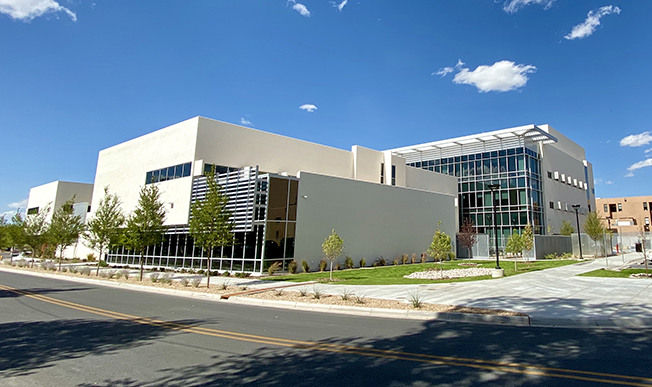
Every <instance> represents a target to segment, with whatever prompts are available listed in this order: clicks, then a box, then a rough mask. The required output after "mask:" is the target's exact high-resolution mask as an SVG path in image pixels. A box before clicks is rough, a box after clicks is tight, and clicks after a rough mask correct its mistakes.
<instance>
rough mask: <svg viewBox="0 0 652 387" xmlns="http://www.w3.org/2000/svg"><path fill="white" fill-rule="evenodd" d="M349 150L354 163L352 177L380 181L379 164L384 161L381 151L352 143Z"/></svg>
mask: <svg viewBox="0 0 652 387" xmlns="http://www.w3.org/2000/svg"><path fill="white" fill-rule="evenodd" d="M351 151H352V152H353V165H354V167H353V168H354V176H353V178H354V179H356V180H361V181H368V182H371V183H380V165H381V164H382V163H383V162H384V161H383V160H384V157H383V152H379V151H376V150H373V149H369V148H364V147H361V146H359V145H354V146H353V147H352V148H351ZM385 169H387V168H385ZM385 174H387V170H385Z"/></svg>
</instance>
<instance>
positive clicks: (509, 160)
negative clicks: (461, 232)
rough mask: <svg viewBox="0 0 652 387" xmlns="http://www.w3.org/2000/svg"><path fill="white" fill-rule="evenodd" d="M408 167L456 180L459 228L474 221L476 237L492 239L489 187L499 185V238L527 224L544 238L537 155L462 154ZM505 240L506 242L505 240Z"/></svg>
mask: <svg viewBox="0 0 652 387" xmlns="http://www.w3.org/2000/svg"><path fill="white" fill-rule="evenodd" d="M409 165H410V166H413V167H417V168H422V169H426V170H429V171H433V172H439V173H444V174H447V175H451V176H455V177H457V178H458V192H459V211H460V225H461V224H463V222H464V219H469V220H471V221H473V224H474V225H475V226H476V227H477V229H478V233H486V234H489V235H490V236H491V237H492V238H493V232H494V229H493V226H494V219H493V201H492V193H491V190H490V189H489V185H491V184H498V185H499V186H500V188H499V190H498V191H497V192H496V193H495V197H494V199H496V200H497V201H498V202H497V209H496V210H497V217H496V222H497V224H498V232H499V234H500V235H499V236H504V237H509V235H510V234H511V233H512V231H513V230H516V231H517V232H519V233H520V232H522V230H523V228H524V227H525V226H526V225H527V224H528V223H530V224H531V225H532V228H533V231H534V233H536V234H543V233H544V229H545V225H544V224H543V216H542V212H543V209H542V200H543V197H542V185H541V167H540V160H539V156H538V154H537V152H535V151H533V150H531V149H529V148H527V147H517V148H510V149H503V150H499V151H492V152H484V153H474V154H465V155H460V156H455V157H448V158H441V159H434V160H424V161H421V162H412V163H409ZM505 240H506V238H505Z"/></svg>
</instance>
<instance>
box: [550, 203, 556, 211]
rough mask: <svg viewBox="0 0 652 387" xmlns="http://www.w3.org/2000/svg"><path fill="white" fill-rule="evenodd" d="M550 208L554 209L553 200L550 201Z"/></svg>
mask: <svg viewBox="0 0 652 387" xmlns="http://www.w3.org/2000/svg"><path fill="white" fill-rule="evenodd" d="M550 209H552V210H554V209H555V202H550Z"/></svg>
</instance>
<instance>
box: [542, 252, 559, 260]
mask: <svg viewBox="0 0 652 387" xmlns="http://www.w3.org/2000/svg"><path fill="white" fill-rule="evenodd" d="M543 258H545V259H557V254H555V253H550V254H546V255H545V256H544V257H543Z"/></svg>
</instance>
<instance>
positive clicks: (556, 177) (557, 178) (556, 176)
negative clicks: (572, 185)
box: [555, 171, 559, 180]
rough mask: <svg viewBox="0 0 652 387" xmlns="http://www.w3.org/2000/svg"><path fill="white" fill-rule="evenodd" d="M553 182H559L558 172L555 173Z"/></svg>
mask: <svg viewBox="0 0 652 387" xmlns="http://www.w3.org/2000/svg"><path fill="white" fill-rule="evenodd" d="M555 180H559V172H557V171H555Z"/></svg>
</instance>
